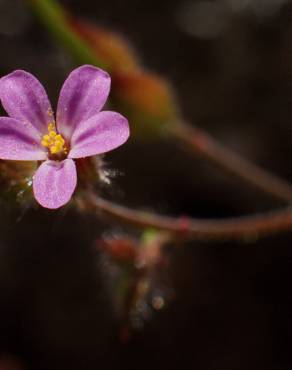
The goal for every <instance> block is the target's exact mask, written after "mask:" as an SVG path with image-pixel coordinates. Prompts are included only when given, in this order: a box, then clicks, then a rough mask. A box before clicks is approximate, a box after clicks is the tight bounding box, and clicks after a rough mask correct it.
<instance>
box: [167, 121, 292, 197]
mask: <svg viewBox="0 0 292 370" xmlns="http://www.w3.org/2000/svg"><path fill="white" fill-rule="evenodd" d="M172 133H173V134H174V135H175V137H177V138H179V139H180V141H182V142H183V143H184V144H187V146H188V147H190V148H192V149H193V150H194V151H195V152H196V153H198V154H200V155H202V156H204V157H206V158H207V159H209V160H210V161H212V162H214V163H216V164H217V165H219V166H220V167H222V168H224V169H226V170H228V171H229V172H230V173H232V174H234V175H236V176H238V177H239V178H241V179H243V180H245V181H246V182H248V183H250V184H252V185H254V186H255V187H257V188H258V189H260V190H262V191H264V192H266V193H267V194H270V195H272V196H274V197H275V198H278V199H281V200H283V201H286V202H289V203H290V202H292V185H290V184H289V183H288V182H287V181H285V180H283V179H281V178H279V177H277V176H276V175H273V174H271V173H270V172H268V171H265V170H264V169H262V168H260V167H258V166H256V165H255V164H253V163H251V162H249V161H248V160H247V159H244V158H242V157H241V156H240V155H238V154H237V153H235V152H233V151H232V150H230V149H228V148H226V147H225V146H223V145H222V144H220V143H218V142H217V141H216V140H215V139H214V138H212V137H211V136H210V135H209V134H208V133H206V132H204V131H203V130H201V129H199V128H196V127H191V126H190V125H188V124H178V125H176V126H175V127H172Z"/></svg>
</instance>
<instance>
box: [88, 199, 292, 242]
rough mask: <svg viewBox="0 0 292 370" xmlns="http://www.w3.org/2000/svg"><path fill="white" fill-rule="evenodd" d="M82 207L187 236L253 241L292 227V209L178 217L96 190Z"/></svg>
mask: <svg viewBox="0 0 292 370" xmlns="http://www.w3.org/2000/svg"><path fill="white" fill-rule="evenodd" d="M82 206H83V208H84V209H86V210H91V211H93V212H97V211H98V212H101V213H102V214H103V215H106V216H109V217H110V218H113V219H116V220H117V221H118V222H119V223H122V224H125V225H128V226H134V227H136V228H140V229H146V228H154V229H158V230H160V231H165V232H168V233H170V234H171V235H172V236H173V237H178V238H183V239H204V240H232V239H234V240H250V239H254V238H259V237H263V236H267V235H270V234H275V233H280V232H283V231H290V230H292V208H286V209H283V210H279V211H274V212H269V213H263V214H258V215H253V216H245V217H238V218H229V219H227V220H217V219H213V220H202V219H191V218H187V217H179V218H175V217H169V216H161V215H157V214H155V213H150V212H143V211H139V210H134V209H130V208H127V207H124V206H120V205H117V204H115V203H112V202H110V201H108V200H105V199H103V198H100V197H97V196H96V195H95V194H93V193H90V194H89V196H88V203H86V204H84V203H83V204H82Z"/></svg>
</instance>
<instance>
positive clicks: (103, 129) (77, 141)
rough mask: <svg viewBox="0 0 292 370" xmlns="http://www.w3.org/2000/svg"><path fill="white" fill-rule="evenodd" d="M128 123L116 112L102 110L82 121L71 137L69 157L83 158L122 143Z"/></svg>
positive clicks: (125, 138) (106, 150) (127, 130)
mask: <svg viewBox="0 0 292 370" xmlns="http://www.w3.org/2000/svg"><path fill="white" fill-rule="evenodd" d="M128 137H129V124H128V121H127V119H126V118H125V117H123V116H122V115H120V114H119V113H116V112H109V111H103V112H100V113H98V114H97V115H96V116H94V117H92V118H90V119H89V120H87V121H85V122H82V123H81V124H80V125H79V126H78V127H77V128H76V130H75V131H74V133H73V136H72V139H71V150H70V152H69V155H68V157H69V158H83V157H89V156H92V155H96V154H101V153H105V152H108V151H110V150H112V149H115V148H117V147H118V146H120V145H122V144H124V142H125V141H126V140H127V139H128Z"/></svg>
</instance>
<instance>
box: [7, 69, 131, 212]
mask: <svg viewBox="0 0 292 370" xmlns="http://www.w3.org/2000/svg"><path fill="white" fill-rule="evenodd" d="M110 83H111V80H110V76H109V75H108V74H107V73H106V72H104V71H102V70H101V69H98V68H95V67H93V66H89V65H85V66H82V67H79V68H77V69H75V70H74V71H73V72H71V74H70V75H69V76H68V78H67V80H66V81H65V82H64V85H63V87H62V89H61V92H60V96H59V101H58V106H57V115H56V121H55V119H54V114H53V111H52V108H51V104H50V102H49V99H48V97H47V94H46V92H45V90H44V88H43V86H42V85H41V84H40V82H39V81H38V80H37V79H36V78H35V77H34V76H32V75H31V74H30V73H27V72H25V71H21V70H17V71H14V72H13V73H11V74H9V75H7V76H4V77H3V78H1V79H0V99H1V102H2V105H3V107H4V108H5V110H6V112H7V113H8V115H9V116H10V117H0V159H10V160H22V161H43V162H42V163H41V165H40V166H39V168H38V169H37V171H36V173H35V174H34V177H33V192H34V196H35V199H36V200H37V201H38V202H39V203H40V204H41V205H42V206H43V207H46V208H51V209H55V208H59V207H61V206H63V205H64V204H66V203H67V202H69V200H70V199H71V197H72V194H73V192H74V190H75V187H76V184H77V172H76V166H75V162H74V159H78V158H84V157H89V156H94V155H97V154H101V153H105V152H108V151H110V150H112V149H115V148H117V147H118V146H120V145H122V144H123V143H124V142H125V141H126V140H127V139H128V137H129V125H128V121H127V119H126V118H124V117H123V116H121V115H120V114H119V113H116V112H110V111H103V112H101V109H102V107H103V106H104V104H105V102H106V100H107V97H108V95H109V91H110Z"/></svg>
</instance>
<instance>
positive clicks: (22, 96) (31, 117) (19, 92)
mask: <svg viewBox="0 0 292 370" xmlns="http://www.w3.org/2000/svg"><path fill="white" fill-rule="evenodd" d="M0 99H1V102H2V105H3V107H4V109H5V110H6V112H7V113H8V114H9V116H10V117H12V118H15V119H18V120H20V121H22V122H25V123H29V124H31V125H33V126H34V127H35V128H36V129H38V130H39V131H40V132H41V133H45V131H47V126H48V124H49V123H50V122H51V121H52V120H53V119H54V117H53V112H52V108H51V104H50V102H49V99H48V97H47V94H46V92H45V89H44V88H43V86H42V85H41V83H40V82H39V81H38V80H37V79H36V78H35V77H34V76H33V75H31V74H30V73H28V72H25V71H21V70H17V71H14V72H12V73H10V74H9V75H7V76H4V77H2V78H1V79H0Z"/></svg>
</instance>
